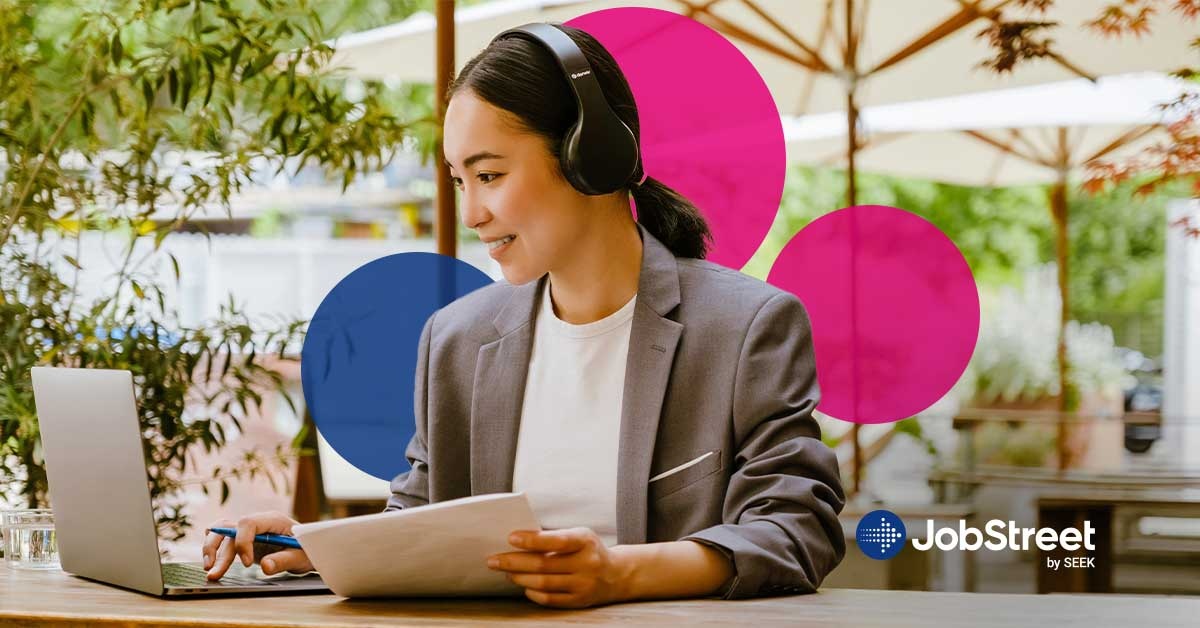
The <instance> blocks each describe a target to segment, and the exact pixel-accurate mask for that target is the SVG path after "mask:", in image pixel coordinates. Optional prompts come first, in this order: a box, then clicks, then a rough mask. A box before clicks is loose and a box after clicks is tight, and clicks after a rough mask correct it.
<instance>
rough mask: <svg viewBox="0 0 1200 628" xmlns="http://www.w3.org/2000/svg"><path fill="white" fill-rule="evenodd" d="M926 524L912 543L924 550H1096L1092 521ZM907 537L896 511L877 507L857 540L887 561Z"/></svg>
mask: <svg viewBox="0 0 1200 628" xmlns="http://www.w3.org/2000/svg"><path fill="white" fill-rule="evenodd" d="M925 526H926V527H925V538H924V540H922V539H913V540H912V546H913V547H914V548H916V549H918V550H920V551H922V552H927V551H929V550H931V549H933V547H934V546H935V545H936V546H937V548H938V549H940V550H952V549H958V550H967V551H975V550H978V549H981V548H983V549H988V550H991V551H993V552H997V551H1001V550H1005V549H1008V550H1028V549H1029V548H1030V541H1032V542H1033V545H1036V546H1037V547H1038V549H1041V550H1042V551H1050V550H1053V549H1056V548H1060V547H1061V548H1062V549H1065V550H1067V551H1075V550H1078V549H1079V548H1080V547H1082V548H1083V549H1086V550H1094V549H1096V543H1095V541H1094V538H1093V537H1094V536H1095V534H1096V529H1095V528H1093V527H1092V522H1091V521H1084V522H1083V530H1079V529H1078V528H1066V529H1063V530H1061V531H1060V530H1055V529H1054V528H1019V527H1017V523H1016V522H1015V521H1001V520H1000V519H992V520H991V521H988V522H987V524H986V525H985V526H984V529H983V530H982V531H981V530H979V529H978V528H971V527H967V522H966V521H963V520H959V522H958V529H957V530H956V529H954V528H950V527H945V528H937V529H935V528H934V526H933V520H927V521H926V522H925ZM906 536H907V535H906V531H905V528H904V523H903V522H902V521H900V518H899V517H897V516H896V514H895V513H893V512H891V511H889V510H874V511H871V512H869V513H867V514H866V515H864V516H863V518H862V519H860V520H859V522H858V530H857V533H856V534H855V540H856V541H857V542H858V546H859V548H861V549H862V552H863V553H864V554H866V555H867V556H869V557H871V558H874V559H876V560H886V559H888V558H891V557H893V556H895V555H896V554H897V553H899V552H900V549H901V548H903V547H904V541H905V538H906ZM985 537H986V540H985ZM1051 560H1053V559H1051ZM1071 560H1072V561H1074V562H1072V564H1070V565H1064V566H1069V567H1090V566H1093V564H1094V563H1093V562H1092V561H1093V557H1088V558H1079V557H1075V558H1072V559H1071ZM1076 563H1078V564H1076ZM1050 566H1051V567H1052V568H1054V569H1057V568H1058V565H1055V564H1053V563H1050Z"/></svg>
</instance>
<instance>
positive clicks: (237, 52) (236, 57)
mask: <svg viewBox="0 0 1200 628" xmlns="http://www.w3.org/2000/svg"><path fill="white" fill-rule="evenodd" d="M245 47H246V40H245V39H244V38H241V37H238V40H237V43H236V44H234V45H233V51H232V52H230V53H229V71H230V72H232V71H235V70H237V67H238V61H240V60H241V59H242V49H243V48H245ZM243 78H244V77H243Z"/></svg>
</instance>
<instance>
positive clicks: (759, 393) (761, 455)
mask: <svg viewBox="0 0 1200 628" xmlns="http://www.w3.org/2000/svg"><path fill="white" fill-rule="evenodd" d="M819 400H820V391H819V389H818V386H817V372H816V361H815V358H814V352H813V345H812V328H811V326H810V324H809V319H808V314H807V312H806V311H805V309H804V306H803V305H802V304H801V302H800V300H799V299H797V298H796V297H795V296H794V295H792V294H790V293H780V294H777V295H775V296H774V297H772V298H770V299H769V300H768V301H767V302H766V303H765V304H763V306H762V307H761V308H760V309H759V312H758V314H757V315H755V318H754V320H753V321H752V322H751V324H750V328H749V331H748V332H747V335H746V338H745V341H744V343H743V345H742V349H741V352H740V355H739V356H738V366H737V375H736V382H735V390H734V400H733V432H734V434H733V435H734V442H735V445H736V446H735V450H734V458H733V473H732V476H731V478H730V480H729V488H728V490H727V492H726V494H725V502H724V506H723V514H722V519H723V520H724V523H722V524H719V525H716V526H713V527H710V528H706V529H704V530H701V531H699V532H696V533H695V534H692V535H689V536H686V537H684V539H688V540H692V541H696V542H699V543H703V544H705V545H708V546H710V547H714V548H716V549H718V550H720V551H721V552H722V553H724V554H725V556H726V557H727V558H729V559H730V560H731V561H732V564H733V566H734V569H735V572H736V574H735V576H734V577H733V578H732V579H731V580H730V581H729V582H728V583H727V584H726V585H725V588H724V589H723V590H722V591H721V592H720V593H719V595H720V596H721V597H723V598H725V599H734V598H745V597H753V596H759V595H768V594H772V593H808V592H813V591H816V590H817V587H818V586H820V584H821V581H822V580H823V579H824V578H825V575H826V574H828V573H829V572H830V571H832V570H833V568H834V567H836V566H837V565H838V563H840V562H841V561H842V558H843V557H844V556H845V554H846V539H845V536H844V534H843V532H842V527H841V523H840V522H839V520H838V513H840V512H841V511H842V507H843V506H844V505H845V501H846V498H845V494H844V492H843V489H842V484H841V477H840V470H839V467H838V462H837V456H836V455H834V453H833V451H832V450H831V449H830V448H829V447H827V446H826V445H825V444H824V443H822V442H821V430H820V426H819V425H818V424H817V422H816V419H814V418H813V416H812V411H813V409H814V408H816V407H817V403H818V401H819Z"/></svg>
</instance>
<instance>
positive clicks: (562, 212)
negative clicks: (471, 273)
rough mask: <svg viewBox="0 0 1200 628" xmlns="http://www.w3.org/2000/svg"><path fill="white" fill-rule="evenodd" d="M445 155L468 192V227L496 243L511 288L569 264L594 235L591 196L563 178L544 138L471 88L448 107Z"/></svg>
mask: <svg viewBox="0 0 1200 628" xmlns="http://www.w3.org/2000/svg"><path fill="white" fill-rule="evenodd" d="M442 148H443V152H444V153H445V156H446V162H447V163H448V164H449V165H450V176H451V177H453V180H454V184H455V186H456V187H458V188H459V189H460V190H462V206H461V208H460V211H461V216H462V222H463V224H464V225H466V226H467V227H469V228H471V229H474V230H475V231H476V233H478V234H479V238H480V239H481V240H483V241H484V242H485V243H489V244H488V246H489V253H490V254H491V256H492V258H493V259H495V260H496V261H497V262H498V263H499V264H500V268H501V270H502V272H503V273H504V278H505V279H507V280H508V282H509V283H511V284H514V285H519V284H523V283H527V282H529V281H532V280H535V279H537V278H539V277H541V276H542V275H543V274H545V273H546V272H548V271H550V270H552V269H555V268H558V267H559V265H560V264H562V263H563V262H564V261H566V260H568V259H570V257H569V256H570V252H571V250H572V249H573V248H574V246H575V243H577V242H580V241H581V239H582V238H583V237H584V235H585V234H586V233H587V231H588V229H587V216H588V212H587V211H586V206H585V205H586V202H585V199H586V198H587V197H586V196H585V195H583V194H580V193H579V192H578V191H577V190H575V188H573V187H571V184H570V183H568V182H567V180H566V179H565V178H563V176H562V173H561V172H560V170H559V165H558V161H557V160H556V159H555V157H554V156H553V155H552V154H551V153H550V150H549V149H548V147H547V146H546V143H545V141H544V140H543V139H541V138H540V137H538V136H536V135H534V134H533V133H532V132H529V131H526V130H522V129H521V128H520V125H519V123H518V122H517V118H516V117H515V116H513V115H512V114H510V113H508V112H507V111H504V110H502V109H499V108H497V107H495V106H493V105H491V104H489V103H487V102H484V101H483V100H482V99H480V98H479V97H478V96H476V95H475V94H474V92H472V91H471V90H469V89H464V90H462V91H459V92H458V93H456V94H455V95H454V97H453V98H451V99H450V104H449V105H448V106H447V109H446V124H445V132H444V135H443V140H442ZM511 236H515V238H514V239H512V240H511V241H510V242H508V243H506V244H501V241H502V240H503V239H505V238H508V237H511Z"/></svg>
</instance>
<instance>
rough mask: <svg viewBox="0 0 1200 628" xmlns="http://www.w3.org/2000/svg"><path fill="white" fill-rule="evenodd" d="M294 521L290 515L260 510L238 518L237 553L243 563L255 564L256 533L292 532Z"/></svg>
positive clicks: (246, 564)
mask: <svg viewBox="0 0 1200 628" xmlns="http://www.w3.org/2000/svg"><path fill="white" fill-rule="evenodd" d="M294 523H295V522H294V521H293V520H292V519H291V518H290V517H288V516H287V515H284V514H282V513H278V512H259V513H255V514H252V515H247V516H245V517H242V518H241V519H238V522H237V540H236V541H235V542H234V544H235V545H236V547H237V555H238V556H239V557H241V559H242V564H243V565H245V566H247V567H249V566H250V565H253V564H254V537H255V535H258V534H262V533H264V532H269V533H272V534H291V533H292V525H293V524H294Z"/></svg>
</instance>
